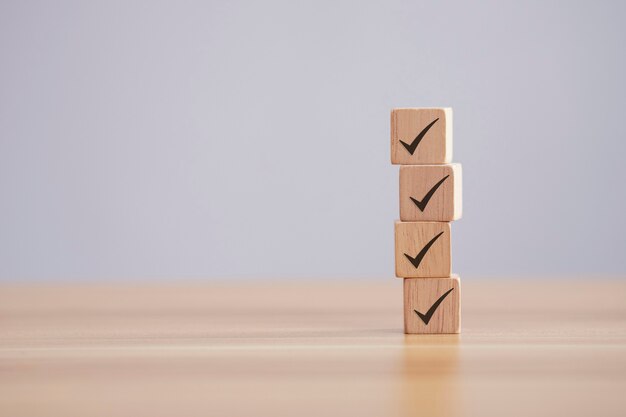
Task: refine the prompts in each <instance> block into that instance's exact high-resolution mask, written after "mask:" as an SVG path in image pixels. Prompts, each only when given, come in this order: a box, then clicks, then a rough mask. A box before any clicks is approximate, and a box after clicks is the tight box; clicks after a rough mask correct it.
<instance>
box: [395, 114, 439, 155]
mask: <svg viewBox="0 0 626 417" xmlns="http://www.w3.org/2000/svg"><path fill="white" fill-rule="evenodd" d="M437 120H439V118H436V119H435V120H433V121H432V122H430V124H429V125H428V126H426V127H425V128H424V129H423V130H422V131H421V132H420V133H419V135H417V136H415V139H413V142H411V144H410V145H409V144H408V143H406V142H403V141H400V143H401V144H402V145H404V147H405V148H406V150H407V151H409V153H410V154H411V155H413V154H414V153H415V150H416V149H417V145H419V144H420V142H421V141H422V139H423V138H424V135H426V132H428V130H429V129H430V128H431V127H433V125H434V124H435V123H437Z"/></svg>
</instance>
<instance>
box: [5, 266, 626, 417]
mask: <svg viewBox="0 0 626 417" xmlns="http://www.w3.org/2000/svg"><path fill="white" fill-rule="evenodd" d="M520 278H521V279H519V280H512V279H503V278H502V277H501V278H500V279H498V280H475V279H468V278H466V277H464V279H463V333H462V335H404V334H403V327H402V286H403V281H401V280H391V279H389V278H386V277H380V278H379V279H377V280H375V281H372V280H369V281H367V280H365V281H363V280H338V279H335V280H328V279H326V280H324V279H317V280H315V281H298V280H295V279H286V280H281V281H278V280H272V281H242V280H233V281H231V282H217V283H203V282H182V281H179V282H170V283H152V284H141V283H135V284H129V283H125V284H122V283H117V284H116V283H109V284H80V285H78V284H71V285H70V284H67V285H50V284H32V285H9V284H3V285H0V415H2V416H10V417H31V416H32V417H41V416H46V417H57V416H63V417H65V416H90V417H100V416H113V415H114V416H121V417H125V416H132V417H137V416H150V417H161V416H179V417H180V416H203V417H204V416H250V415H254V416H294V415H297V416H302V417H308V416H312V417H319V416H324V415H343V416H358V417H369V416H415V415H427V416H480V417H489V416H498V417H500V416H513V417H516V416H521V417H529V416H533V417H535V416H555V415H567V416H572V417H577V416H584V417H587V416H590V415H599V416H623V415H625V414H626V397H625V396H624V395H623V392H624V391H625V390H626V303H624V300H626V280H624V281H620V280H618V281H615V280H600V279H598V277H579V278H582V279H572V278H571V277H569V278H567V279H561V280H550V279H532V278H530V277H520Z"/></svg>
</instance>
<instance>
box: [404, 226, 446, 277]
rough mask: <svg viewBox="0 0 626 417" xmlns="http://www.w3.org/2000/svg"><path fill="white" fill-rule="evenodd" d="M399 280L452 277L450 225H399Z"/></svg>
mask: <svg viewBox="0 0 626 417" xmlns="http://www.w3.org/2000/svg"><path fill="white" fill-rule="evenodd" d="M395 235H396V237H395V240H396V276H397V277H400V278H420V277H449V276H450V272H451V267H452V265H451V259H450V223H447V222H398V221H397V222H396V225H395Z"/></svg>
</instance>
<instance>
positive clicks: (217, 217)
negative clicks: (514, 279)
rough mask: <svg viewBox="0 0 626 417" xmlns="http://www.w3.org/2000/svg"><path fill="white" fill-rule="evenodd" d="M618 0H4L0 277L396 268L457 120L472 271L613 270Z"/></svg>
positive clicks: (465, 248) (619, 233) (384, 272)
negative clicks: (406, 186)
mask: <svg viewBox="0 0 626 417" xmlns="http://www.w3.org/2000/svg"><path fill="white" fill-rule="evenodd" d="M624 4H625V3H624V2H597V1H594V2H558V3H557V2H546V1H540V2H515V3H511V2H502V1H493V2H480V3H474V2H454V3H450V2H440V1H437V2H435V1H423V2H409V1H406V2H398V1H384V2H382V1H381V2H364V1H355V2H342V1H339V2H337V1H332V2H307V3H300V2H293V1H285V2H274V1H262V2H254V1H246V2H226V1H224V2H174V1H172V2H167V3H162V2H154V1H150V2H127V1H122V2H113V1H106V2H32V1H27V2H23V1H13V2H12V1H2V2H0V279H2V280H18V279H64V280H66V279H84V280H88V279H103V278H106V279H147V278H148V279H149V278H159V279H161V278H196V277H203V278H230V277H233V278H234V277H244V278H246V277H265V278H271V277H294V278H308V277H337V278H342V277H346V278H350V277H381V278H386V277H389V276H392V275H393V221H394V219H395V218H397V216H398V202H397V193H398V184H397V181H398V179H397V177H398V167H397V166H392V165H390V161H389V110H390V109H391V108H392V107H401V106H451V107H453V108H454V112H455V113H454V120H455V153H454V160H455V161H457V162H461V163H463V168H464V177H465V178H464V180H465V183H464V194H465V202H464V204H465V213H464V218H463V219H462V220H461V221H459V222H456V223H455V224H454V225H453V251H454V252H453V259H454V269H455V271H458V272H460V273H461V275H462V276H463V277H483V276H498V277H500V276H502V277H508V276H520V275H533V276H577V277H581V276H585V275H589V274H591V275H592V276H601V275H612V276H620V275H623V274H624V272H626V254H625V253H624V252H625V251H624V249H626V238H625V232H626V227H625V225H626V223H625V220H624V212H625V210H626V198H625V193H624V185H623V182H624V179H625V174H624V168H623V161H624V151H625V150H626V145H625V141H626V135H625V131H626V128H625V122H624V103H625V98H624V97H625V95H626V94H625V93H626V88H625V81H624V78H625V74H626V59H625V58H626V47H625V46H624V41H625V40H626V29H625V27H626V25H624V17H625V12H626V7H625V6H624Z"/></svg>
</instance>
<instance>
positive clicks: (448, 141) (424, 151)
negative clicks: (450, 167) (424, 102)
mask: <svg viewBox="0 0 626 417" xmlns="http://www.w3.org/2000/svg"><path fill="white" fill-rule="evenodd" d="M450 161H452V109H451V108H403V109H393V110H392V111H391V163H392V164H400V165H419V164H447V163H449V162H450Z"/></svg>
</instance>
